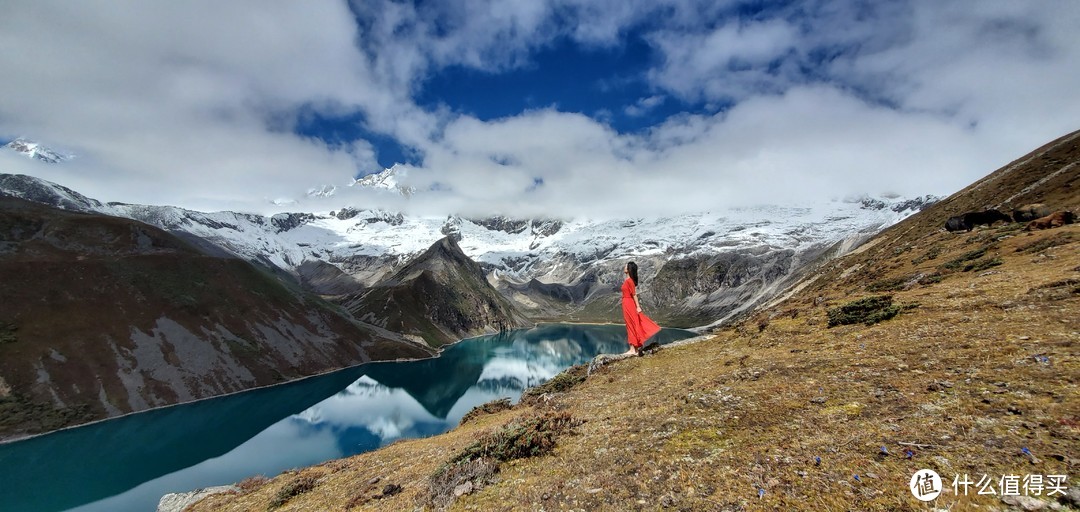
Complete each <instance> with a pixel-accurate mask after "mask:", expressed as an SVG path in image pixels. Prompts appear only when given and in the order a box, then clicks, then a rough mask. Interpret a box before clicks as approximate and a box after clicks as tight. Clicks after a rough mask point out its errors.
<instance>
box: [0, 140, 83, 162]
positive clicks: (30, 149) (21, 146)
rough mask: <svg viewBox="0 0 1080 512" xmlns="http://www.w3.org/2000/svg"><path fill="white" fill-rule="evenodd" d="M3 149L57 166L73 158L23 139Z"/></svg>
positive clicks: (10, 143) (12, 142)
mask: <svg viewBox="0 0 1080 512" xmlns="http://www.w3.org/2000/svg"><path fill="white" fill-rule="evenodd" d="M3 147H4V148H5V149H10V150H12V151H16V152H19V153H22V154H24V155H26V156H27V157H29V158H34V159H37V160H41V161H42V162H47V163H50V164H57V163H60V162H65V161H67V160H71V159H72V158H74V157H73V156H72V155H68V154H65V153H61V152H59V151H54V150H52V149H49V148H47V147H45V146H42V145H41V144H38V143H37V142H34V141H30V140H27V139H23V138H18V139H15V140H13V141H11V142H9V143H7V144H5V145H4V146H3Z"/></svg>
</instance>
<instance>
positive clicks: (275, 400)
mask: <svg viewBox="0 0 1080 512" xmlns="http://www.w3.org/2000/svg"><path fill="white" fill-rule="evenodd" d="M690 336H693V333H691V332H688V331H681V330H672V329H665V330H663V331H661V332H660V334H658V335H657V338H658V339H659V340H660V342H661V343H668V342H671V341H675V340H678V339H683V338H687V337H690ZM626 348H627V345H626V329H625V328H624V327H623V326H620V325H609V326H598V325H562V324H552V325H542V326H539V327H536V328H534V329H529V330H520V331H510V332H505V333H501V334H497V335H493V336H483V337H479V338H472V339H468V340H465V341H462V342H460V343H458V344H456V345H453V346H451V347H449V348H447V349H446V350H444V351H443V352H442V354H441V355H440V356H439V357H437V358H433V359H426V360H422V361H408V362H382V363H370V364H366V365H362V366H358V367H354V368H348V369H345V370H341V371H337V372H334V373H330V374H326V375H322V376H319V377H313V378H310V379H305V380H302V381H298V382H292V383H288V384H282V385H279V386H273V387H269V388H263V389H257V390H252V391H246V392H243V393H238V394H235V395H230V396H225V397H221V398H214V399H210V400H203V401H200V402H195V403H190V404H183V405H177V406H174V407H167V408H164V409H158V410H154V411H147V412H143V413H139V414H133V415H130V416H126V417H123V418H117V419H113V420H108V421H104V422H101V423H96V424H93V425H87V426H84V427H79V428H74V429H70V430H65V431H61V432H55V433H52V434H48V435H44V436H39V437H36V438H32V439H27V440H25V441H19V442H16V443H9V444H4V445H0V504H2V506H3V507H2V508H3V509H4V510H17V511H23V512H37V511H56V510H68V509H74V510H78V511H80V512H82V511H87V512H89V511H103V512H104V511H108V512H113V511H118V510H124V511H128V510H130V511H139V510H146V511H153V510H154V509H155V507H156V506H157V502H158V500H159V499H160V498H161V496H162V495H164V494H166V493H170V492H181V491H189V490H193V489H198V488H201V487H209V486H214V485H224V484H229V483H233V482H238V481H240V480H243V479H245V478H247V477H250V476H254V475H266V476H274V475H277V474H278V473H280V472H282V471H284V470H286V469H290V468H295V467H303V466H309V465H312V464H317V463H320V462H323V461H326V460H330V459H336V458H341V457H347V456H350V455H355V454H357V453H362V452H366V451H370V450H373V449H376V448H378V447H380V446H384V445H386V444H389V443H391V442H393V441H394V440H397V439H401V438H412V437H425V436H431V435H435V434H439V433H442V432H445V431H447V430H449V429H451V428H453V427H455V426H456V425H457V424H458V422H459V421H460V420H461V417H462V416H464V415H465V413H467V412H469V410H471V409H472V408H473V407H476V406H478V405H480V404H483V403H486V402H490V401H492V400H495V399H498V398H502V397H510V398H511V399H512V400H513V401H515V402H516V401H517V400H518V398H519V397H520V396H521V393H522V392H523V391H524V390H525V388H527V387H530V386H535V385H537V384H540V383H543V382H544V381H546V380H548V379H550V378H552V377H554V376H555V375H556V374H558V373H559V372H561V371H562V370H564V369H566V368H568V367H570V366H572V365H575V364H580V363H583V362H586V361H589V360H590V359H592V358H593V356H595V355H597V354H602V353H619V352H623V351H625V350H626Z"/></svg>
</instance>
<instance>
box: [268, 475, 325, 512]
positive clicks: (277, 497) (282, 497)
mask: <svg viewBox="0 0 1080 512" xmlns="http://www.w3.org/2000/svg"><path fill="white" fill-rule="evenodd" d="M316 481H317V479H316V478H315V477H314V476H312V475H308V476H297V477H296V478H294V479H292V480H290V481H289V482H287V483H286V484H285V485H284V486H283V487H282V488H281V489H278V492H277V493H275V494H274V498H273V499H272V500H270V506H269V508H268V510H273V509H275V508H278V507H280V506H282V505H284V504H286V503H288V502H289V500H291V499H293V498H295V497H297V496H299V495H301V494H304V493H305V492H308V491H310V490H312V489H314V488H315V483H316Z"/></svg>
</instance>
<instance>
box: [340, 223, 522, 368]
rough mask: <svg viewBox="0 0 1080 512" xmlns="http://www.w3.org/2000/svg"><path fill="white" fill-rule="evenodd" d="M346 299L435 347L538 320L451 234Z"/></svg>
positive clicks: (360, 311) (373, 318)
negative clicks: (521, 308)
mask: <svg viewBox="0 0 1080 512" xmlns="http://www.w3.org/2000/svg"><path fill="white" fill-rule="evenodd" d="M343 303H344V304H345V305H346V307H347V308H348V309H349V310H350V311H352V312H353V314H354V315H356V316H357V317H358V318H360V319H361V320H363V321H365V322H370V323H372V324H375V325H379V326H381V327H384V328H386V329H389V330H391V331H394V332H400V333H403V334H406V335H410V336H416V337H419V338H421V339H423V340H424V341H425V342H426V343H427V344H429V345H431V346H433V347H437V346H440V345H445V344H447V343H452V342H454V341H457V340H460V339H462V338H466V337H469V336H477V335H480V334H490V333H493V332H498V331H504V330H508V329H514V328H519V327H525V326H529V325H532V324H531V323H530V322H528V321H527V320H526V319H525V317H523V316H522V315H521V314H520V313H518V312H517V310H515V309H514V307H513V306H511V305H510V304H509V303H508V302H507V301H506V299H504V298H503V297H502V296H501V295H499V292H497V291H495V289H494V288H492V287H491V285H490V284H488V282H487V280H486V279H485V278H484V273H483V271H482V270H480V266H479V265H477V264H476V263H475V262H474V261H472V260H470V259H469V257H468V256H466V255H465V253H463V252H462V251H461V247H459V246H458V245H457V242H455V241H454V240H453V239H452V238H450V237H447V238H443V239H442V240H440V241H438V242H436V243H435V244H434V245H432V246H431V247H430V248H429V249H428V250H427V251H425V252H424V253H423V254H421V255H420V256H417V257H416V258H415V259H414V260H412V261H410V262H409V263H408V264H407V265H405V266H404V267H402V268H401V269H400V270H398V271H397V272H395V273H394V275H392V276H390V277H389V278H387V279H384V280H382V281H380V282H378V283H376V285H375V286H374V287H372V288H371V289H370V290H367V291H365V292H362V293H361V294H360V295H357V296H354V297H351V298H347V299H345V300H344V302H343Z"/></svg>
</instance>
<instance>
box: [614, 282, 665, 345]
mask: <svg viewBox="0 0 1080 512" xmlns="http://www.w3.org/2000/svg"><path fill="white" fill-rule="evenodd" d="M637 270H638V268H637V263H634V262H632V261H631V262H629V263H627V264H626V266H625V267H623V274H626V280H625V281H623V284H622V314H623V320H625V321H626V339H627V342H628V343H630V350H627V351H626V353H627V354H633V355H638V356H639V355H641V347H643V346H645V340H647V339H649V338H650V337H652V335H654V334H656V333H658V332H660V326H659V325H656V322H653V321H652V320H650V319H649V317H647V316H645V314H644V313H642V312H641V302H639V301H638V294H637V283H638V273H637Z"/></svg>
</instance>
